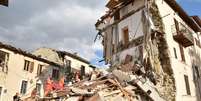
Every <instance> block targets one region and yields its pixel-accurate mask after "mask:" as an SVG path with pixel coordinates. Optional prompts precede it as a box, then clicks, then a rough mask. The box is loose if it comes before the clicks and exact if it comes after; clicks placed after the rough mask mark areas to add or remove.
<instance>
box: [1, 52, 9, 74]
mask: <svg viewBox="0 0 201 101" xmlns="http://www.w3.org/2000/svg"><path fill="white" fill-rule="evenodd" d="M8 57H9V54H8V53H6V52H3V51H0V71H2V72H8V66H7V65H8Z"/></svg>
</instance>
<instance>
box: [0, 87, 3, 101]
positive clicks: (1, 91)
mask: <svg viewBox="0 0 201 101" xmlns="http://www.w3.org/2000/svg"><path fill="white" fill-rule="evenodd" d="M2 93H3V87H0V101H1V98H2Z"/></svg>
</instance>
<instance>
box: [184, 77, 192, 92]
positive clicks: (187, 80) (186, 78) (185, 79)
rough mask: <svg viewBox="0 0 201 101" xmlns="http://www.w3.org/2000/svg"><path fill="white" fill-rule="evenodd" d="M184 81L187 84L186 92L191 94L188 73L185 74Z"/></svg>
mask: <svg viewBox="0 0 201 101" xmlns="http://www.w3.org/2000/svg"><path fill="white" fill-rule="evenodd" d="M184 81H185V86H186V94H187V95H191V88H190V82H189V78H188V75H184Z"/></svg>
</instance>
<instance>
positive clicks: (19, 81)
mask: <svg viewBox="0 0 201 101" xmlns="http://www.w3.org/2000/svg"><path fill="white" fill-rule="evenodd" d="M61 71H63V68H62V67H61V65H59V64H57V63H55V62H51V61H49V60H47V59H43V58H40V57H37V56H35V55H32V54H31V53H28V52H26V51H23V50H21V49H18V48H15V47H13V46H10V45H7V44H4V43H0V101H13V96H14V95H15V94H16V93H17V92H18V93H19V94H20V97H21V98H22V99H23V98H27V97H30V95H31V93H32V91H33V90H36V91H37V95H39V96H40V97H43V96H44V89H43V88H44V84H45V81H46V79H47V78H48V77H51V78H52V79H54V80H59V77H61V76H62V75H63V73H62V72H61Z"/></svg>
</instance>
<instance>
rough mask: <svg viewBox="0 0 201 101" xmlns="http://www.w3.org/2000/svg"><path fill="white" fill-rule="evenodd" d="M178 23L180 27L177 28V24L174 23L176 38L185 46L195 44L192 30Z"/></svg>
mask: <svg viewBox="0 0 201 101" xmlns="http://www.w3.org/2000/svg"><path fill="white" fill-rule="evenodd" d="M178 24H179V25H178V29H176V26H175V25H172V33H173V38H174V40H175V41H177V42H178V43H179V44H181V45H182V46H184V47H189V46H192V45H193V44H194V41H193V35H192V33H191V31H190V30H189V29H188V28H187V27H185V26H184V25H183V24H181V23H178Z"/></svg>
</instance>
